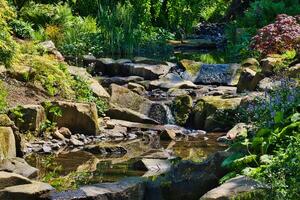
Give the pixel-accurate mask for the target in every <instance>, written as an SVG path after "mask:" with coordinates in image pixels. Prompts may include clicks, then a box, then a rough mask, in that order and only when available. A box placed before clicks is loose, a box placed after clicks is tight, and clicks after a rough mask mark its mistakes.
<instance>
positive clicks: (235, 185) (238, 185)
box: [200, 176, 266, 200]
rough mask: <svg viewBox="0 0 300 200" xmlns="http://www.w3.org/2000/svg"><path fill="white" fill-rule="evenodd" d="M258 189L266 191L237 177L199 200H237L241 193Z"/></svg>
mask: <svg viewBox="0 0 300 200" xmlns="http://www.w3.org/2000/svg"><path fill="white" fill-rule="evenodd" d="M259 189H266V186H264V185H263V184H261V183H259V182H257V181H255V180H253V179H250V178H248V177H246V176H238V177H235V178H233V179H230V180H228V181H227V182H225V183H224V184H222V185H221V186H219V187H217V188H215V189H213V190H210V191H209V192H207V193H206V194H205V195H203V196H202V197H201V198H200V200H214V199H215V200H217V199H222V200H223V199H224V200H229V199H233V198H238V197H239V196H240V195H242V194H243V193H251V192H254V191H255V190H259Z"/></svg>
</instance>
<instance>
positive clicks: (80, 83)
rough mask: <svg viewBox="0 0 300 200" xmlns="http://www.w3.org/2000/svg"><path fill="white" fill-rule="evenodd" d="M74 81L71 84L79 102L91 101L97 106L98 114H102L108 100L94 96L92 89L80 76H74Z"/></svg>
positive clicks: (105, 109)
mask: <svg viewBox="0 0 300 200" xmlns="http://www.w3.org/2000/svg"><path fill="white" fill-rule="evenodd" d="M74 80H75V82H74V84H73V86H72V87H73V89H74V91H75V92H76V93H75V95H76V99H77V100H78V101H81V102H93V103H95V104H96V106H97V110H98V114H99V115H104V113H105V112H106V111H107V110H108V107H109V106H108V102H107V100H105V99H101V98H99V97H95V96H94V95H93V92H92V90H91V89H90V87H89V85H88V83H87V82H86V81H85V80H83V79H82V78H80V77H78V76H77V77H75V78H74Z"/></svg>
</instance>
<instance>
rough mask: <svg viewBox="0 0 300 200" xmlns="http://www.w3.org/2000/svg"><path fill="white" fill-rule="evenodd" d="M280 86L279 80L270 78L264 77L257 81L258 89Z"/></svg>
mask: <svg viewBox="0 0 300 200" xmlns="http://www.w3.org/2000/svg"><path fill="white" fill-rule="evenodd" d="M280 87H281V81H276V80H272V79H271V78H268V77H266V78H264V79H262V80H261V81H260V82H259V83H258V90H260V91H271V90H275V89H276V88H280Z"/></svg>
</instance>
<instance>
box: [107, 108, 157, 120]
mask: <svg viewBox="0 0 300 200" xmlns="http://www.w3.org/2000/svg"><path fill="white" fill-rule="evenodd" d="M106 114H107V116H109V117H111V118H112V119H119V120H126V121H130V122H138V123H146V124H159V122H157V121H155V120H154V119H151V118H149V117H147V116H146V115H144V114H141V113H139V112H136V111H134V110H130V109H127V108H120V107H115V106H114V107H111V108H110V109H109V110H108V111H107V113H106Z"/></svg>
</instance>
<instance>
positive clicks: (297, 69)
mask: <svg viewBox="0 0 300 200" xmlns="http://www.w3.org/2000/svg"><path fill="white" fill-rule="evenodd" d="M287 76H288V77H290V78H300V63H298V64H296V65H295V66H292V67H290V68H289V69H288V70H287Z"/></svg>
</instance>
